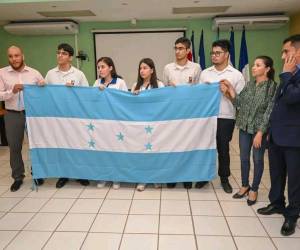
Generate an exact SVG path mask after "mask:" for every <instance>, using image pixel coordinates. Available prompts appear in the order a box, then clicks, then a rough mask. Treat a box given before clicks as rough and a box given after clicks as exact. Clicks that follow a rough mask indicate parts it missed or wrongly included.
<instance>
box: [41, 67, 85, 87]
mask: <svg viewBox="0 0 300 250" xmlns="http://www.w3.org/2000/svg"><path fill="white" fill-rule="evenodd" d="M45 81H46V83H48V84H64V85H65V84H66V83H73V84H74V86H89V84H88V81H87V79H86V77H85V75H84V73H83V72H82V71H81V70H79V69H77V68H75V67H73V66H71V68H70V69H69V70H68V71H61V70H59V68H58V67H55V68H54V69H50V70H49V71H48V73H47V75H46V77H45Z"/></svg>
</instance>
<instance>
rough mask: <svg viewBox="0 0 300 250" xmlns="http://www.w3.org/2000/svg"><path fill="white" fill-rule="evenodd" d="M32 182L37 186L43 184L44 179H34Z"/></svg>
mask: <svg viewBox="0 0 300 250" xmlns="http://www.w3.org/2000/svg"><path fill="white" fill-rule="evenodd" d="M34 183H35V185H37V186H42V185H43V184H44V179H41V178H40V179H34Z"/></svg>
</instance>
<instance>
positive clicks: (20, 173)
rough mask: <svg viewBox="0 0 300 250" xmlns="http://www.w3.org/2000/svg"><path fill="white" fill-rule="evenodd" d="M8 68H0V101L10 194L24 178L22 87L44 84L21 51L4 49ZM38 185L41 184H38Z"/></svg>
mask: <svg viewBox="0 0 300 250" xmlns="http://www.w3.org/2000/svg"><path fill="white" fill-rule="evenodd" d="M7 55H8V62H9V66H7V67H4V68H2V69H0V100H1V101H5V108H6V110H7V114H6V115H5V117H4V120H5V127H6V135H7V140H8V145H9V151H10V166H11V169H12V178H13V179H14V183H13V184H12V185H11V187H10V190H11V191H12V192H15V191H17V190H18V189H19V188H20V187H21V185H22V183H23V178H24V176H25V175H24V172H25V171H24V162H23V159H22V145H23V140H24V129H25V111H24V101H23V93H22V90H23V84H25V83H26V84H44V79H43V77H42V75H41V74H40V73H39V72H38V71H37V70H35V69H33V68H30V67H28V66H26V65H25V61H24V54H23V51H22V49H21V48H19V47H16V46H11V47H9V48H8V50H7ZM38 184H41V183H38Z"/></svg>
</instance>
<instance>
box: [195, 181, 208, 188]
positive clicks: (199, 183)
mask: <svg viewBox="0 0 300 250" xmlns="http://www.w3.org/2000/svg"><path fill="white" fill-rule="evenodd" d="M207 183H208V181H198V182H196V185H195V188H203V187H204V186H205V185H206V184H207Z"/></svg>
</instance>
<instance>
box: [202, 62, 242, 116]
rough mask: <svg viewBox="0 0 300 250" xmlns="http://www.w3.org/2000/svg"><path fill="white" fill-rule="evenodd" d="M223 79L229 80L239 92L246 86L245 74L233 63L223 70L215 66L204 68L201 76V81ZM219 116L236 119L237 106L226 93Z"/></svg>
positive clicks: (222, 99)
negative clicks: (235, 106) (233, 65)
mask: <svg viewBox="0 0 300 250" xmlns="http://www.w3.org/2000/svg"><path fill="white" fill-rule="evenodd" d="M223 79H226V80H228V81H229V82H230V83H231V85H232V86H233V88H234V90H235V92H236V93H238V94H239V93H240V92H241V91H242V89H243V88H244V87H245V78H244V76H243V75H242V73H241V72H240V71H238V70H237V69H235V68H234V67H232V66H231V65H228V66H227V67H226V68H225V69H224V70H222V71H218V70H217V69H216V68H215V66H212V67H210V68H207V69H205V70H203V71H202V73H201V76H200V83H205V82H206V83H211V82H219V81H220V80H223ZM219 118H225V119H235V108H234V107H233V105H232V103H231V101H230V100H229V99H228V98H227V97H225V96H224V95H222V97H221V103H220V111H219Z"/></svg>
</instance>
